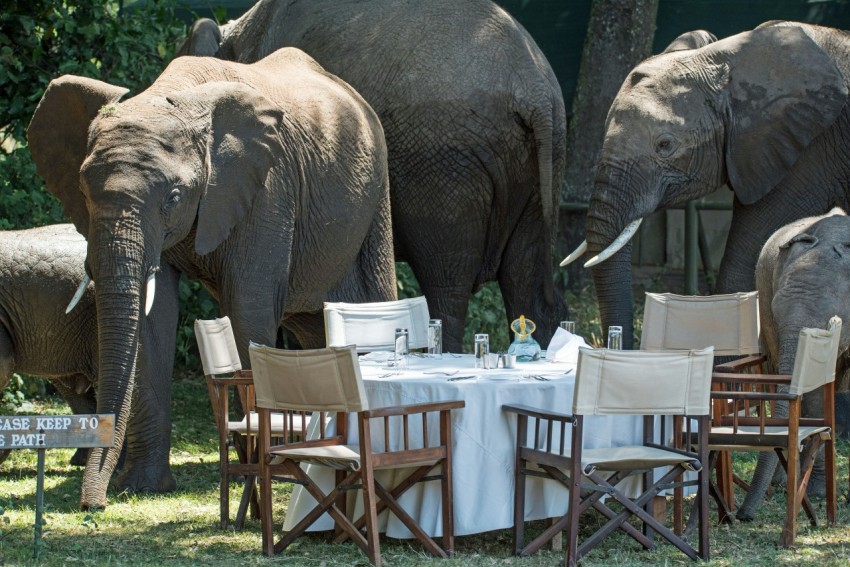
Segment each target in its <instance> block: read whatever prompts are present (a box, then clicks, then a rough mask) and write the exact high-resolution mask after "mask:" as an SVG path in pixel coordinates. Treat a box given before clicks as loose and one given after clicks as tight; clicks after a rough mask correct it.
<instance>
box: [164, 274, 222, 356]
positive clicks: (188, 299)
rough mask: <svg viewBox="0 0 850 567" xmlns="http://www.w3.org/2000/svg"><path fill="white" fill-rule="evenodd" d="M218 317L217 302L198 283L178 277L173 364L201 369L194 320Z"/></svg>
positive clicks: (184, 277)
mask: <svg viewBox="0 0 850 567" xmlns="http://www.w3.org/2000/svg"><path fill="white" fill-rule="evenodd" d="M215 317H218V302H216V300H215V299H214V298H213V297H212V296H211V295H210V293H209V292H208V291H207V289H206V288H205V287H204V286H203V285H202V284H201V282H198V281H192V280H190V279H189V278H187V277H186V276H185V275H184V276H181V277H180V318H179V323H178V325H177V349H176V351H175V357H174V358H175V360H174V363H175V365H176V367H177V368H179V369H183V370H191V369H197V368H200V367H201V359H200V355H199V354H198V343H197V341H196V340H195V326H194V325H195V319H213V318H215Z"/></svg>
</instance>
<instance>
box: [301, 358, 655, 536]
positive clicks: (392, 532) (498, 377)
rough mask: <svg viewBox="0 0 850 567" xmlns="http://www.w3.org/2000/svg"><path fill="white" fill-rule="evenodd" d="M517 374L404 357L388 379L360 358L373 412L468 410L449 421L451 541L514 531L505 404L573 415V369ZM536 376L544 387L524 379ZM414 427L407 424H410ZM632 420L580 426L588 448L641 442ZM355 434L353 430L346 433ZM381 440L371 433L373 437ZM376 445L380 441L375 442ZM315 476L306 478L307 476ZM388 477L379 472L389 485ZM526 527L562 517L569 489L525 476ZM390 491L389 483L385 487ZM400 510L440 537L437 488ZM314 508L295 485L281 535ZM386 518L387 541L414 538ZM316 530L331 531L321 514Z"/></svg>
mask: <svg viewBox="0 0 850 567" xmlns="http://www.w3.org/2000/svg"><path fill="white" fill-rule="evenodd" d="M516 366H517V367H516V369H513V370H506V369H502V368H499V369H496V370H481V369H475V368H474V359H473V358H472V356H471V355H449V354H444V355H443V356H442V358H441V359H435V358H425V357H416V356H411V357H409V363H408V369H407V370H405V371H403V372H399V373H396V374H392V375H390V376H387V374H389V373H390V372H392V371H391V370H388V369H387V368H386V364H385V363H382V362H379V361H373V360H372V361H370V360H368V356H367V357H366V359H364V357H361V362H360V367H361V371H362V374H363V381H364V385H365V388H366V394H367V396H368V399H369V404H370V407H372V408H378V407H385V406H399V405H410V404H418V403H426V402H433V401H448V400H458V399H460V400H464V401H466V407H465V408H463V409H460V410H455V411H454V412H453V417H452V425H453V427H452V435H453V438H452V442H453V452H452V455H453V458H454V484H453V488H454V507H455V508H454V509H455V534H456V535H466V534H474V533H480V532H486V531H490V530H497V529H504V528H509V527H511V526H512V525H513V494H514V455H515V444H516V418H515V416H514V415H512V414H508V413H506V412H504V411H502V406H503V405H505V404H514V405H526V406H532V407H537V408H541V409H547V410H553V411H560V412H564V413H569V412H570V410H571V408H572V397H573V386H574V379H575V373H574V365H572V364H570V363H552V362H546V361H538V362H528V363H521V362H518V363H517V365H516ZM455 371H457V374H455V375H454V376H452V377H457V376H470V375H472V376H475V378H472V379H467V380H458V381H450V380H449V378H450V377H449V376H446V375H440V374H436V372H447V373H448V372H455ZM532 374H534V375H541V376H543V377H545V378H548V380H547V381H540V380H535V379H532V378H528V376H529V375H532ZM414 421H416V420H412V421H411V423H413V422H414ZM637 423H638V422H637V418H634V417H630V416H611V417H608V416H598V417H589V418H586V420H585V436H586V441H585V447H603V446H609V445H610V444H612V443H615V444H617V445H624V444H631V443H635V442H640V439H639V435H638V430H637ZM436 425H437V424H436V419H435V420H434V425H433V426H432V425H430V423H429V434H431V435H434V436H436V435H437V426H436ZM352 429H353V431H354V432H355V434H356V431H357V428H356V427H350V430H352ZM378 434H380V431H376V433H375V434H374V435H376V437H377V435H378ZM376 442H377V439H376ZM312 472H313V471H311V473H312ZM389 474H399V475H400V476H401V475H402V473H392V472H381V473H379V475H384V476H378V478H379V479H380V480H382V481H383V480H386V479H387V476H386V475H389ZM526 482H527V484H526V509H525V517H526V519H527V520H535V519H543V518H550V517H555V516H560V515H562V514H564V512H565V509H566V502H567V500H566V498H567V493H566V489H564V488H563V487H560V485H559V484H558V483H556V482H553V481H545V480H543V479H540V478H534V477H530V478H528V479H527V480H526ZM320 484H322V485H323V488H324V489H325V490H329V489H330V488H331V485H332V474H331V473H330V472H328V473H327V476H326V482H320ZM388 484H390V485H392V481H390V482H388ZM400 502H401V504H402V506H403V507H404V508H405V510H407V511H408V512H409V513H410V514H411V515H412V516H413V517H414V518H417V520H418V521H419V522H420V524H421V525H422V527H423V529H424V530H425V531H426V532H428V533H429V534H431V535H434V536H439V535H441V531H442V526H441V523H440V522H441V520H440V514H441V507H442V506H441V498H440V488H439V483H438V482H427V483H420V484H418V485H416V486H414V487H413V488H411V489H410V490H409V491H408V492H407V493H405V495H404V496H403V497H402V498H401V500H400ZM314 505H315V501H314V500H313V498H312V497H311V496H310V495H308V494H307V493H306V492H304V491H303V490H302V489H301V487H300V486H295V487H294V488H293V493H292V500H291V503H290V506H289V508H288V510H287V515H286V519H285V522H284V529H285V530H289V529H291V528H292V527H293V526H294V525H295V523H296V522H297V521H298V520H299V519H300V518H301V517H303V515H304V514H306V513H307V512H308V511H309V510H310V509H312V507H313V506H314ZM387 516H388V514H387V513H384V514H383V515H382V517H381V521H382V523H383V530H382V531H385V532H386V533H387V535H389V536H390V537H395V538H411V537H412V534H410V532H409V531H408V530H407V528H406V527H405V526H404V525H403V524H402V523H401V522H400V521H398V520H397V519H396V518H395V516H392V515H389V518H387ZM313 529H314V530H329V529H333V521H332V520H331V519H330V517H329V516H327V515H325V516H324V517H323V518H321V519H320V520H319V521H318V522H316V524H314V526H313Z"/></svg>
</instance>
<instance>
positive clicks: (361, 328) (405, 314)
mask: <svg viewBox="0 0 850 567" xmlns="http://www.w3.org/2000/svg"><path fill="white" fill-rule="evenodd" d="M324 315H325V339H326V344H327V346H346V345H356V348H357V352H358V353H364V352H371V351H378V350H390V351H391V350H393V349H394V348H395V330H396V329H398V328H403V329H407V330H408V347H409V348H410V349H411V350H416V349H424V348H427V347H428V317H429V315H428V303H427V302H426V301H425V297H424V296H420V297H411V298H407V299H399V300H396V301H380V302H374V303H330V302H327V303H325V306H324Z"/></svg>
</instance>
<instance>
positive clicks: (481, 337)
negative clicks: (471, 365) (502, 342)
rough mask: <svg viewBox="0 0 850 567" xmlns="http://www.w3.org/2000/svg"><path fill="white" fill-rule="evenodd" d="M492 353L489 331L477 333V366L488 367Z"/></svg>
mask: <svg viewBox="0 0 850 567" xmlns="http://www.w3.org/2000/svg"><path fill="white" fill-rule="evenodd" d="M489 354H490V336H489V335H488V334H487V333H478V334H477V335H475V368H487V362H488V360H487V359H488V355H489Z"/></svg>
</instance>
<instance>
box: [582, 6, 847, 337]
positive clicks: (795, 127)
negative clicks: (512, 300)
mask: <svg viewBox="0 0 850 567" xmlns="http://www.w3.org/2000/svg"><path fill="white" fill-rule="evenodd" d="M690 35H691V38H690V39H694V38H695V37H696V36H697V35H698V34H695V33H692V34H690ZM685 38H686V39H687V35H686V36H685ZM706 41H708V42H709V43H707V44H706ZM700 45H701V47H700ZM690 47H693V48H690ZM848 77H850V35H847V34H846V33H845V32H843V31H838V30H835V29H830V28H825V27H818V26H813V25H807V24H799V23H793V22H769V23H767V24H764V25H763V26H761V27H759V28H757V29H755V30H752V31H748V32H744V33H740V34H738V35H734V36H731V37H729V38H726V39H723V40H720V41H715V42H711V38H710V37H709V36H708V35H706V34H701V37H700V38H699V41H695V42H688V41H685V42H682V41H679V40H677V41H676V42H674V44H673V45H671V47H670V48H668V50H667V51H665V52H664V53H661V54H659V55H656V56H654V57H651V58H649V59H647V60H646V61H644V62H642V63H641V64H640V65H638V66H637V67H636V68H635V69H633V70H632V72H631V73H630V74H629V76H628V77H627V78H626V80H625V82H624V83H623V85H622V87H621V88H620V91H619V93H618V94H617V96H616V98H615V99H614V102H613V104H612V105H611V108H610V110H609V113H608V117H607V120H606V132H605V137H604V141H603V146H602V149H601V152H600V155H599V160H598V163H597V173H596V176H595V179H594V187H593V191H592V194H591V201H590V207H589V210H588V216H587V241H586V242H587V249H588V251H589V253H590V254H591V255H594V256H595V255H599V256H600V257H601V258H604V257H605V256H607V254H608V253H609V252H611V251H612V250H616V252H614V253H613V255H612V256H610V257H609V258H608V259H606V260H604V261H603V262H601V263H599V264H596V265H594V266H593V273H592V275H593V280H594V283H595V286H596V291H597V297H598V300H599V309H600V314H601V318H602V328H603V329H607V328H608V325H622V326H623V330H624V335H625V337H624V344H625V347H626V348H631V346H632V340H633V336H632V335H633V324H632V279H631V262H630V260H631V243H630V241H629V234H628V232H627V233H626V234H625V237H624V238H618V235H622V234H623V232H624V230H625V229H626V227H628V226H630V225H632V223H634V222H635V221H637V220H639V219H642V218H644V217H646V216H647V215H649V214H651V213H652V212H654V211H656V210H659V209H664V208H667V207H671V206H674V205H681V204H683V203H685V202H687V201H689V200H691V199H696V198H699V197H702V196H705V195H707V194H709V193H711V192H712V191H714V190H716V189H718V188H720V187H721V186H723V185H727V186H728V187H729V188H731V189H732V191H734V195H735V198H734V204H733V213H732V226H731V229H730V231H729V236H728V240H727V243H726V248H725V251H724V256H723V261H722V263H721V266H720V273H719V277H718V283H717V290H718V291H719V292H734V291H749V290H752V289H754V285H755V281H754V273H755V265H756V260H757V259H758V255H759V252H760V251H761V247H762V245H763V244H764V243H765V241H767V239H768V238H769V237H770V235H771V234H773V233H774V232H775V231H776V230H777V229H778V228H780V227H782V226H785V225H786V224H788V223H789V222H792V221H794V220H797V219H800V218H804V217H808V216H815V215H822V214H825V213H827V212H828V211H829V210H830V209H831V208H832V207H833V206H842V207H845V208H846V207H847V205H848V201H850V199H848V194H850V183H848V179H850V151H848V146H847V144H846V143H844V141H845V140H846V139H847V138H848V137H850V111H848V108H847V99H848ZM623 242H625V244H624V245H623V246H622V248H619V249H618V248H617V246H619V245H620V244H622V243H623ZM613 243H616V245H615V246H613V247H609V245H612V244H613ZM565 261H566V260H565ZM593 263H595V262H593V261H591V262H588V264H591V265H592V264H593Z"/></svg>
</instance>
